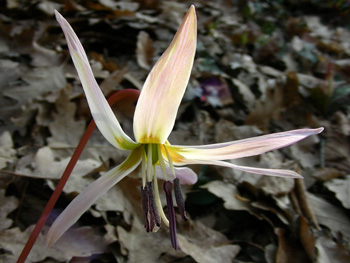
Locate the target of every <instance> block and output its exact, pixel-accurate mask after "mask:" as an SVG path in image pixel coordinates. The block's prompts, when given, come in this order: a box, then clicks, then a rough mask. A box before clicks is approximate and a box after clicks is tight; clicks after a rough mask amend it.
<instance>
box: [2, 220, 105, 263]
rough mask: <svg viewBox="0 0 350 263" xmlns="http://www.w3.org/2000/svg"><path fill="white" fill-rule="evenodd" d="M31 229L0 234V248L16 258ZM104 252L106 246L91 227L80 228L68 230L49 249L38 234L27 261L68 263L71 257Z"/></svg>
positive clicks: (46, 228) (7, 231)
mask: <svg viewBox="0 0 350 263" xmlns="http://www.w3.org/2000/svg"><path fill="white" fill-rule="evenodd" d="M33 228H34V225H32V226H30V227H28V228H27V229H26V230H25V231H24V232H21V230H20V229H19V228H18V227H16V228H11V229H8V230H4V231H2V232H0V246H1V248H2V249H5V250H6V251H7V253H11V254H12V255H14V256H15V257H18V256H19V254H20V253H21V251H22V249H23V247H24V244H25V243H26V241H27V240H28V238H29V235H30V233H31V232H32V230H33ZM47 231H48V227H44V231H43V233H46V232H47ZM105 251H106V244H105V241H104V240H103V238H102V237H101V236H98V235H96V234H95V233H94V230H93V229H92V228H91V227H80V228H76V229H70V230H68V232H67V233H66V234H64V235H63V236H62V238H61V239H60V240H59V241H58V242H57V243H56V244H55V245H53V246H52V248H50V249H47V248H46V245H45V234H42V233H41V234H39V237H38V239H37V241H36V243H35V246H34V247H33V249H32V251H31V253H30V254H29V256H28V258H27V261H28V262H39V261H43V260H44V259H46V258H54V259H56V260H57V261H61V262H62V261H64V262H69V261H70V260H71V259H72V258H73V257H90V256H91V255H93V254H100V253H103V252H105Z"/></svg>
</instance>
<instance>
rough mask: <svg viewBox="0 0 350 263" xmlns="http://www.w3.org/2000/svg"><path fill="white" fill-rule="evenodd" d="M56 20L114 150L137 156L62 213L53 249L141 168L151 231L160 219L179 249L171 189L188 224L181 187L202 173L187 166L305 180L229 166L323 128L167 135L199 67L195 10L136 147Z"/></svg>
mask: <svg viewBox="0 0 350 263" xmlns="http://www.w3.org/2000/svg"><path fill="white" fill-rule="evenodd" d="M55 12H56V18H57V20H58V22H59V24H60V25H61V27H62V30H63V32H64V34H65V37H66V40H67V43H68V47H69V50H70V54H71V57H72V59H73V62H74V65H75V67H76V69H77V72H78V75H79V78H80V80H81V83H82V86H83V88H84V92H85V95H86V98H87V101H88V104H89V107H90V110H91V114H92V116H93V118H94V120H95V122H96V125H97V127H98V129H99V130H100V132H101V133H102V134H103V136H104V137H105V138H106V139H107V140H108V141H109V142H110V143H111V144H112V145H114V146H115V147H117V148H119V149H121V150H128V151H130V153H129V156H128V157H127V159H126V160H125V161H124V162H123V163H121V164H120V165H119V166H117V167H115V168H113V169H112V170H110V171H108V172H107V173H106V174H104V175H103V176H101V177H100V178H98V179H97V180H96V181H95V182H93V183H92V184H91V185H89V186H88V187H87V188H86V189H85V190H84V191H82V192H81V193H80V194H79V195H78V196H77V197H76V198H75V199H74V200H73V201H72V202H71V203H70V204H69V205H68V207H67V208H66V209H65V210H64V211H63V212H62V213H61V214H60V216H59V217H58V218H57V219H56V220H55V222H54V223H53V225H52V226H51V228H50V230H49V232H48V235H47V245H48V246H51V245H52V244H53V243H55V242H56V241H57V240H58V239H59V238H60V237H61V236H62V235H63V233H64V232H65V231H66V230H67V229H68V228H69V227H71V226H72V225H73V224H74V223H75V222H76V221H77V220H78V219H79V217H80V216H81V215H82V214H83V213H84V212H85V211H86V210H87V209H88V208H89V207H90V206H91V205H92V204H93V203H94V202H95V201H96V200H97V199H98V198H99V197H100V196H101V195H102V194H103V193H105V192H106V191H107V190H109V189H110V188H111V187H113V186H114V185H115V184H117V183H118V182H119V181H120V180H122V179H123V178H124V177H125V176H127V175H128V174H129V173H131V172H132V171H133V170H135V169H136V168H137V167H138V166H139V165H140V164H141V171H142V172H141V173H142V175H141V177H142V186H141V198H142V208H143V209H144V212H145V218H146V224H145V227H146V230H147V231H157V229H158V228H159V226H160V224H161V221H162V222H164V223H165V224H166V225H167V226H169V227H170V235H171V241H172V245H173V247H174V248H175V249H177V247H178V245H177V240H176V224H175V213H174V205H173V200H172V193H171V192H172V189H173V188H174V189H175V199H176V202H177V205H178V208H179V212H180V214H181V216H182V218H183V219H184V220H186V219H187V217H186V213H185V209H184V201H183V198H182V194H181V189H180V183H181V184H193V183H195V182H196V180H197V176H196V174H195V173H194V172H193V171H192V170H191V169H189V168H186V167H181V166H184V165H187V164H207V165H219V166H225V167H229V168H234V169H238V170H241V171H245V172H250V173H255V174H264V175H270V176H284V177H290V178H301V176H300V175H299V174H297V173H296V172H294V171H289V170H280V169H264V168H254V167H246V166H239V165H235V164H233V163H229V162H225V161H224V160H229V159H236V158H242V157H247V156H254V155H259V154H262V153H265V152H268V151H271V150H275V149H279V148H281V147H285V146H288V145H291V144H293V143H296V142H298V141H300V140H302V139H304V138H306V137H308V136H310V135H313V134H318V133H320V132H321V131H322V130H323V128H318V129H299V130H292V131H287V132H280V133H275V134H270V135H264V136H259V137H254V138H249V139H243V140H238V141H232V142H226V143H219V144H210V145H203V146H180V145H171V144H170V143H169V141H168V140H167V139H168V136H169V134H170V132H171V131H172V129H173V126H174V123H175V118H176V114H177V111H178V107H179V105H180V103H181V99H182V97H183V95H184V92H185V89H186V86H187V83H188V81H189V78H190V74H191V69H192V66H193V61H194V56H195V51H196V38H197V36H196V35H197V33H196V31H197V21H196V13H195V8H194V6H191V7H190V9H189V11H188V12H187V14H186V16H185V17H184V19H183V21H182V23H181V25H180V27H179V29H178V31H177V33H176V35H175V37H174V39H173V40H172V42H171V44H170V46H169V47H168V49H167V50H166V51H165V52H164V54H163V55H162V56H161V57H160V59H159V60H158V61H157V63H156V64H155V66H154V67H153V69H152V70H151V72H150V73H149V75H148V77H147V79H146V81H145V84H144V86H143V88H142V91H141V94H140V97H139V100H138V102H137V105H136V109H135V115H134V124H133V125H134V136H135V141H133V140H132V139H131V138H130V137H129V136H128V135H127V134H125V133H124V131H123V130H122V128H121V126H120V124H119V122H118V120H117V118H116V116H115V115H114V114H113V111H112V109H111V108H110V106H109V105H108V103H107V101H106V99H105V97H104V96H103V94H102V92H101V90H100V88H99V86H98V84H97V82H96V80H95V78H94V76H93V73H92V70H91V67H90V65H89V61H88V58H87V56H86V54H85V51H84V49H83V47H82V45H81V43H80V41H79V39H78V37H77V36H76V34H75V33H74V31H73V29H72V28H71V26H70V25H69V23H68V22H67V21H66V20H65V19H64V18H63V17H62V16H61V15H60V14H59V13H58V12H57V11H55ZM157 175H158V176H159V175H160V176H162V177H163V179H164V180H165V183H164V185H163V187H164V191H165V194H166V199H167V206H168V218H169V221H168V218H167V217H166V215H165V214H164V211H163V207H162V204H161V201H160V198H159V189H158V179H157Z"/></svg>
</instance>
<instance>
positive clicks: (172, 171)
mask: <svg viewBox="0 0 350 263" xmlns="http://www.w3.org/2000/svg"><path fill="white" fill-rule="evenodd" d="M164 149H165V152H166V157H167V159H168V163H169V166H170V170H171V173H172V174H173V176H174V178H176V175H175V170H174V165H173V161H172V160H171V157H170V154H169V152H168V149H167V148H166V146H165V145H164Z"/></svg>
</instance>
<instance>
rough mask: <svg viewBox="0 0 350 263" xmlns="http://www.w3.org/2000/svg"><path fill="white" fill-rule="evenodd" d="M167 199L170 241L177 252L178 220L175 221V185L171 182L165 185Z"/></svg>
mask: <svg viewBox="0 0 350 263" xmlns="http://www.w3.org/2000/svg"><path fill="white" fill-rule="evenodd" d="M163 187H164V191H165V197H166V203H167V206H168V218H169V230H170V239H171V244H172V245H173V248H174V249H175V250H177V248H178V243H177V237H176V220H175V210H174V204H173V196H172V194H171V191H172V188H173V184H172V183H171V182H169V181H166V182H165V183H164V185H163Z"/></svg>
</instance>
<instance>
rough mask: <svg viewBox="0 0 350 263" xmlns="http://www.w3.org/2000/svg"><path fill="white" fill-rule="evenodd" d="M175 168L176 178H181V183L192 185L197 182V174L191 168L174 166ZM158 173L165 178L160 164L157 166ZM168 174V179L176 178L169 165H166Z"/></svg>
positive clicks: (159, 176)
mask: <svg viewBox="0 0 350 263" xmlns="http://www.w3.org/2000/svg"><path fill="white" fill-rule="evenodd" d="M174 170H175V176H176V178H179V180H180V184H189V185H191V184H195V183H196V182H197V180H198V176H197V174H196V173H195V172H194V171H193V170H192V169H190V168H187V167H174ZM156 173H157V177H158V178H159V179H163V180H164V175H163V173H162V169H161V168H160V166H158V165H157V166H156ZM166 175H167V178H168V179H171V180H173V179H175V178H174V176H173V173H172V171H171V169H170V167H169V166H167V167H166Z"/></svg>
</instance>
